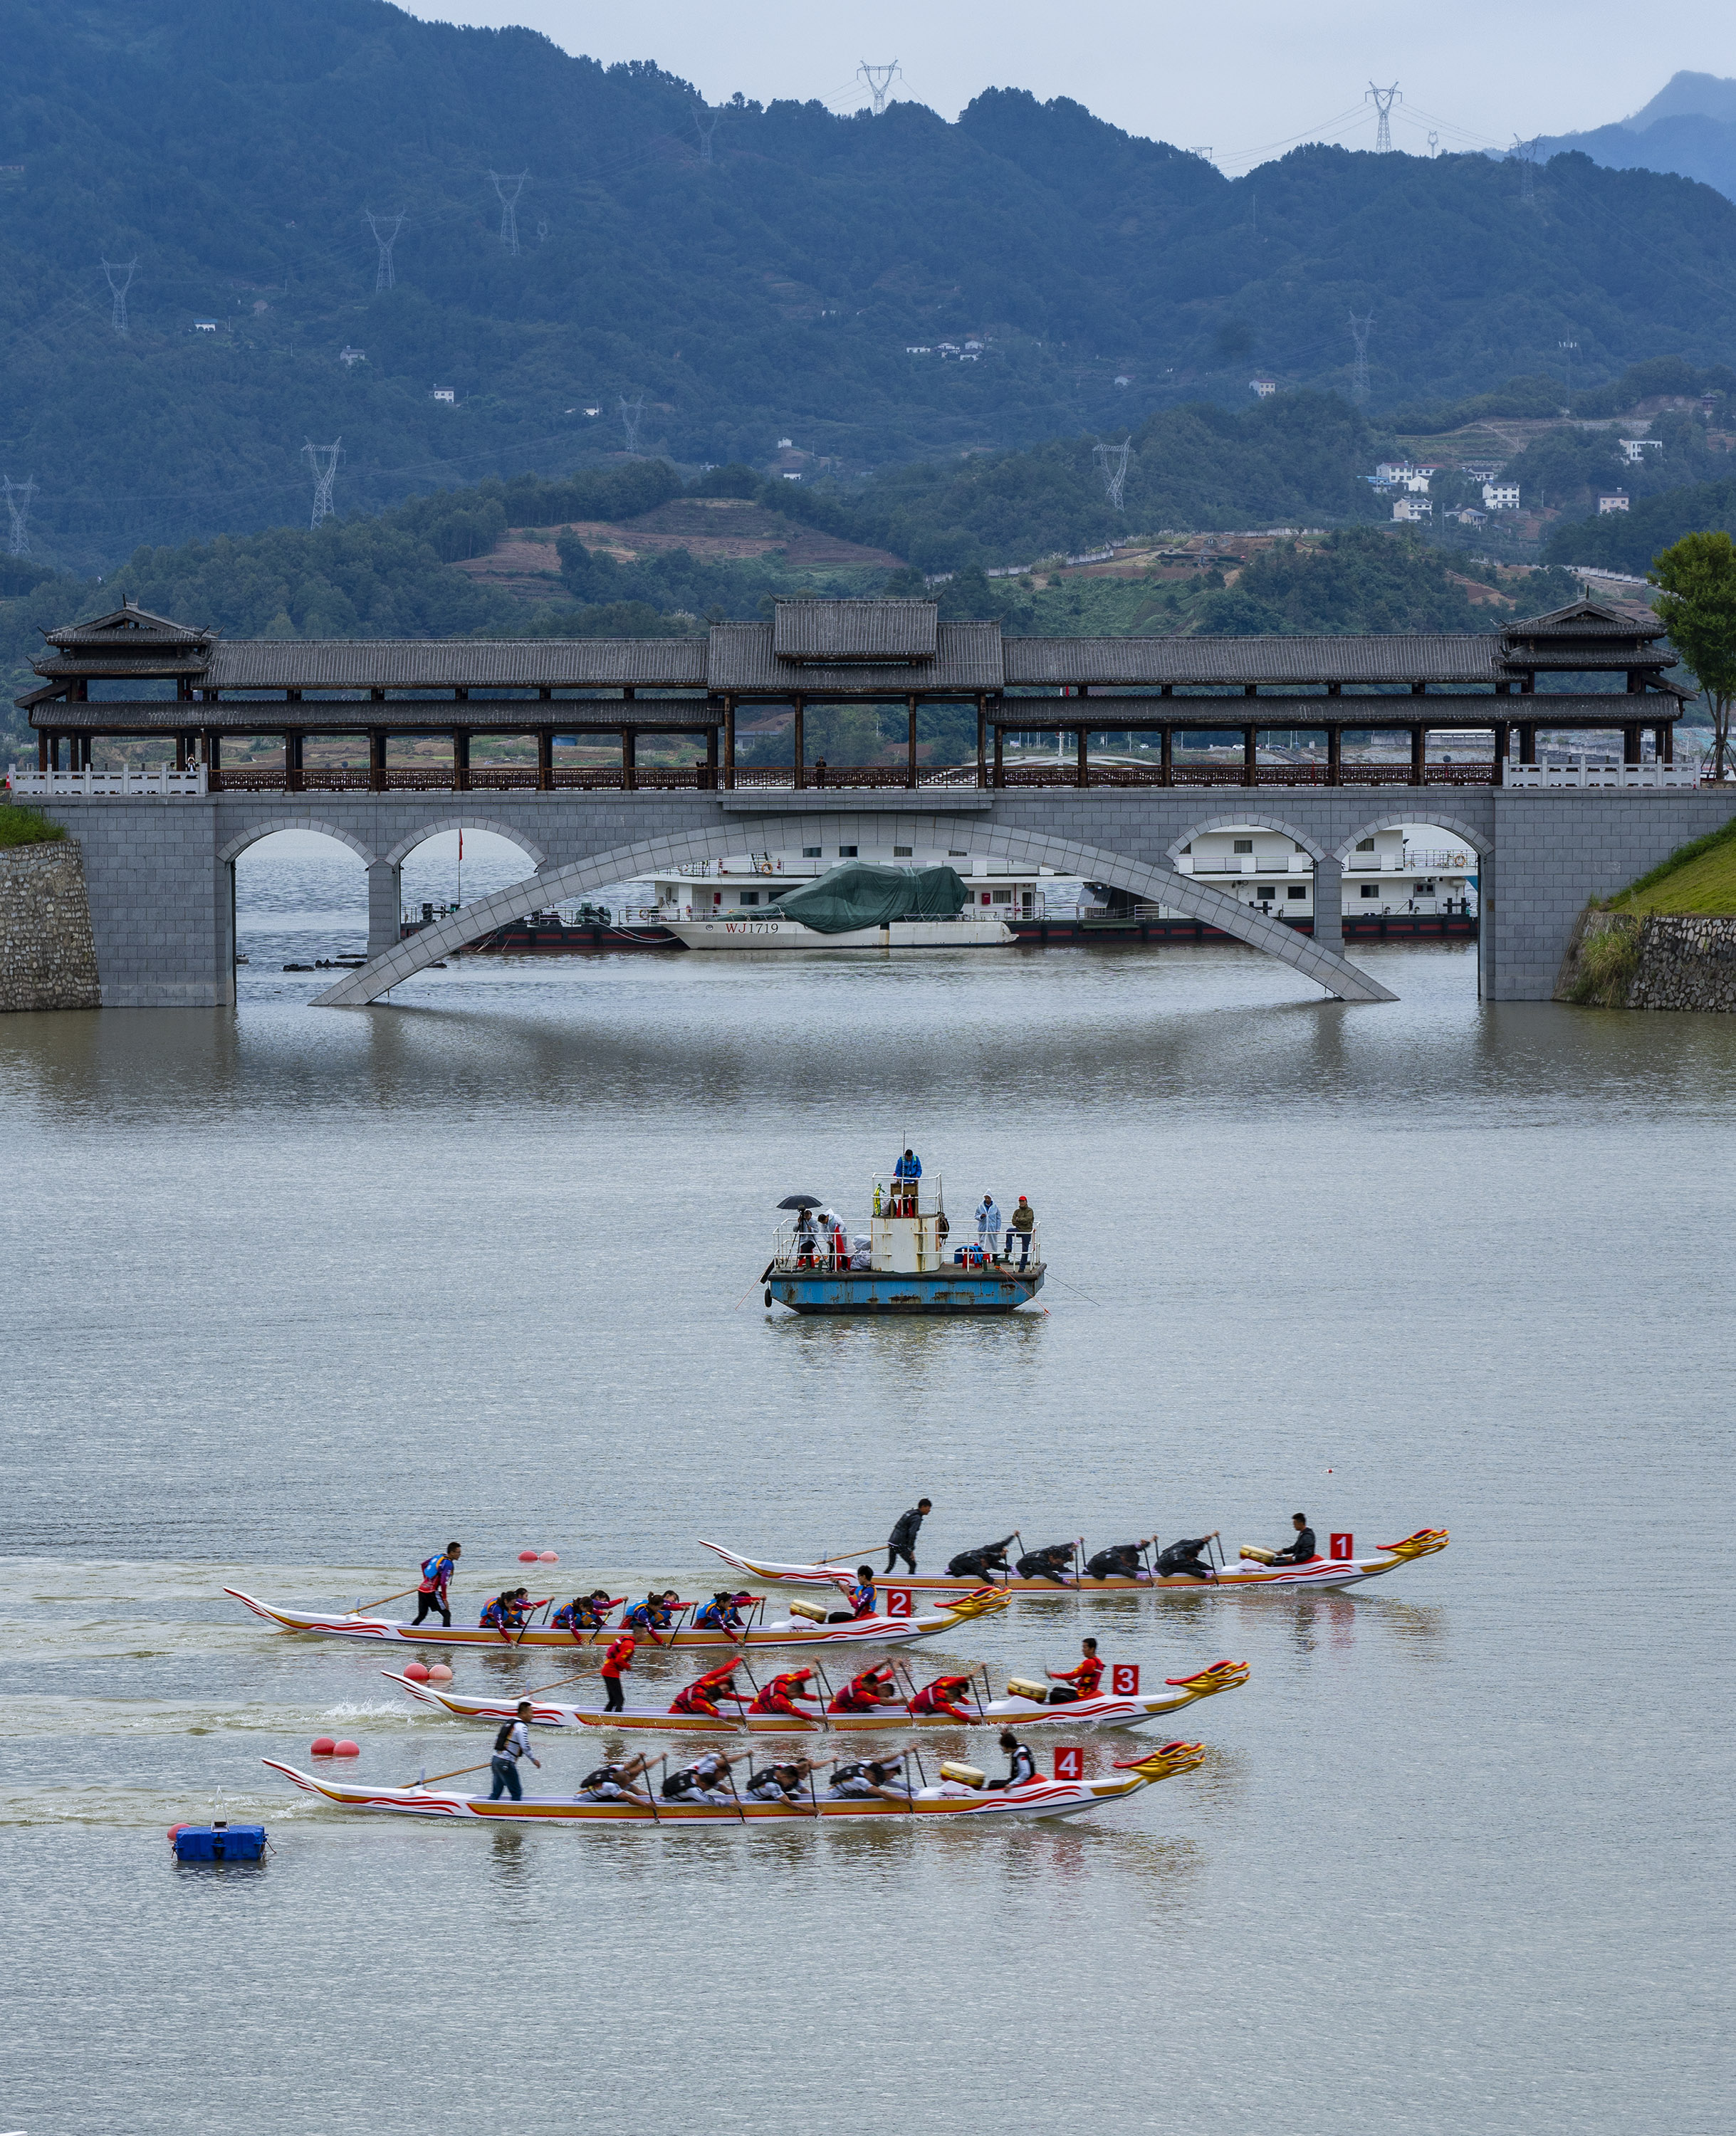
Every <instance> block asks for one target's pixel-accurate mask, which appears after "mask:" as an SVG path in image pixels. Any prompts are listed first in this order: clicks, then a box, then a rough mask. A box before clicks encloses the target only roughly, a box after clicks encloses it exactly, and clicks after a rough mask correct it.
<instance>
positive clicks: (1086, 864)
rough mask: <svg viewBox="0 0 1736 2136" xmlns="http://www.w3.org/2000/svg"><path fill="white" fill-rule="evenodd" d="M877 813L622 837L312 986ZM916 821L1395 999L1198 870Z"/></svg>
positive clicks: (388, 975)
mask: <svg viewBox="0 0 1736 2136" xmlns="http://www.w3.org/2000/svg"><path fill="white" fill-rule="evenodd" d="M886 814H887V817H889V818H893V819H895V820H896V821H897V822H898V823H900V825H901V829H902V826H903V825H906V824H908V823H911V822H912V818H899V816H898V812H897V810H896V809H895V808H888V809H887V811H886ZM873 820H874V819H873V818H867V819H866V820H865V819H864V817H863V814H860V813H855V812H853V813H851V814H850V815H849V817H843V816H831V817H828V816H827V815H826V814H825V813H824V811H823V810H822V809H819V808H816V809H815V812H814V813H813V815H812V816H809V817H802V816H798V815H796V814H795V813H783V812H780V813H777V814H776V815H772V816H769V817H765V818H756V817H751V816H749V815H748V814H747V813H746V812H745V811H743V812H742V813H740V814H736V813H731V814H730V815H728V816H727V817H724V818H722V821H720V822H719V823H715V824H712V825H711V826H709V827H708V828H704V829H702V830H697V831H687V832H678V833H673V834H671V835H670V836H669V837H662V838H649V839H645V840H643V841H641V842H638V843H635V844H633V845H627V846H616V847H612V848H611V849H610V851H609V852H601V853H596V854H594V855H592V856H591V857H590V858H588V859H586V860H582V861H576V862H572V863H571V864H570V865H569V866H567V867H561V868H556V869H554V870H553V871H552V872H550V873H548V874H547V875H540V876H529V877H527V878H526V879H525V880H524V881H521V882H517V883H513V884H509V885H508V887H507V888H506V889H504V890H501V891H496V892H495V893H494V896H491V897H484V898H481V899H479V901H477V902H476V903H475V904H474V905H466V906H465V908H464V910H463V911H462V912H460V913H455V914H454V915H452V916H451V917H450V919H447V920H436V921H435V922H434V923H433V925H430V926H427V927H424V928H422V929H421V930H420V931H419V932H418V933H416V934H413V935H411V938H410V939H409V940H408V941H406V942H397V943H394V944H392V945H391V947H390V948H389V949H383V950H382V952H381V953H380V954H378V955H377V956H374V957H372V958H371V959H370V960H369V961H368V963H367V964H366V965H365V966H363V968H362V969H361V970H360V971H357V972H348V973H345V975H344V976H343V978H342V979H340V980H339V981H338V983H337V984H336V985H335V986H333V987H328V988H327V989H326V991H325V992H324V993H323V994H319V995H318V996H316V997H315V1002H314V1006H315V1007H320V1008H362V1007H366V1006H367V1003H368V1002H372V1001H375V1000H377V998H379V996H380V995H382V994H383V993H387V991H388V990H389V989H390V988H392V987H395V986H397V985H399V984H401V983H402V982H403V981H404V980H406V979H407V978H411V977H412V976H413V975H414V974H415V973H417V972H420V971H424V970H425V969H426V968H427V967H428V966H429V965H430V964H437V963H439V962H440V959H442V958H443V957H445V956H446V955H447V954H448V953H449V952H450V951H452V950H455V949H463V948H464V945H465V944H467V943H469V942H474V941H478V940H479V939H481V938H482V936H484V934H492V933H493V932H494V930H495V929H496V928H497V927H502V926H504V925H507V924H508V922H510V921H512V920H516V919H518V917H519V916H520V915H521V914H522V913H523V910H524V909H525V905H526V902H527V901H528V900H533V901H535V902H536V903H537V904H539V905H552V904H557V903H559V901H561V900H562V898H564V897H576V896H582V895H583V894H584V893H585V892H586V891H591V890H595V889H596V888H597V887H598V886H600V885H601V884H603V883H607V882H620V881H622V880H624V879H625V878H630V877H632V876H639V875H644V874H646V873H647V872H649V871H650V870H652V869H654V868H667V867H673V866H675V865H677V864H678V863H679V862H697V861H713V860H721V859H722V858H724V857H726V856H727V854H730V853H739V852H743V851H751V850H753V849H755V848H756V847H758V846H760V845H780V846H781V845H789V844H791V843H797V844H799V843H800V842H803V840H804V838H805V839H807V840H808V842H813V841H814V840H815V839H816V838H822V839H823V838H824V836H825V830H826V828H834V831H835V829H836V828H838V827H840V826H843V825H845V824H848V825H849V828H852V829H853V830H855V831H857V832H858V833H860V832H861V831H863V830H864V829H865V828H867V823H868V822H871V821H873ZM920 820H921V824H922V828H923V830H924V832H925V833H926V835H927V836H929V837H932V838H933V839H934V840H935V842H936V843H937V844H938V843H940V842H941V838H942V836H943V835H944V836H945V837H946V838H948V839H950V841H951V843H952V844H954V845H956V846H965V845H966V844H967V843H968V845H969V847H970V849H971V850H973V851H975V852H981V853H982V854H983V855H984V857H985V858H989V859H997V860H1008V861H1011V862H1014V863H1015V864H1019V863H1023V864H1024V865H1025V866H1027V867H1052V868H1053V869H1054V870H1055V871H1057V872H1058V873H1059V874H1063V875H1077V876H1086V877H1087V878H1088V879H1089V880H1091V881H1094V882H1107V883H1111V884H1112V885H1114V886H1116V888H1117V889H1121V890H1126V891H1131V893H1132V894H1133V895H1134V896H1139V897H1145V898H1149V899H1150V900H1151V901H1153V902H1161V903H1163V904H1165V905H1170V906H1172V907H1174V910H1177V911H1179V912H1184V913H1187V914H1188V915H1189V916H1190V917H1191V918H1194V919H1199V920H1206V921H1208V922H1209V923H1210V925H1213V926H1214V927H1218V928H1221V929H1222V930H1223V932H1224V933H1225V934H1229V935H1232V936H1233V937H1234V938H1235V939H1237V940H1238V941H1240V942H1245V943H1247V944H1248V945H1249V947H1250V948H1252V949H1260V950H1263V951H1264V952H1265V953H1266V954H1267V956H1270V957H1276V959H1278V960H1279V962H1280V963H1281V964H1290V965H1292V966H1293V967H1294V968H1296V970H1297V971H1299V972H1301V973H1303V974H1304V975H1305V976H1306V978H1311V979H1312V980H1314V981H1315V983H1316V984H1317V985H1319V986H1320V987H1323V988H1325V991H1326V993H1328V994H1330V995H1333V996H1335V998H1338V999H1339V1000H1340V1001H1354V1002H1375V1001H1392V1000H1393V999H1394V998H1395V997H1394V996H1393V994H1392V993H1389V992H1388V989H1387V988H1385V987H1383V986H1382V985H1381V984H1380V983H1379V981H1378V980H1376V979H1374V978H1370V977H1369V974H1368V973H1366V972H1364V971H1363V970H1362V969H1360V968H1359V967H1358V966H1357V965H1355V964H1352V963H1351V962H1350V961H1349V959H1348V958H1346V957H1343V956H1340V955H1339V954H1337V953H1336V952H1335V951H1333V950H1331V949H1326V948H1325V946H1324V945H1322V944H1316V943H1315V942H1314V941H1313V940H1311V939H1310V938H1309V937H1308V936H1307V935H1306V934H1297V933H1296V930H1294V929H1293V928H1291V927H1286V925H1284V924H1283V922H1282V921H1281V920H1272V919H1268V918H1266V917H1265V916H1263V915H1262V914H1260V913H1259V912H1257V910H1255V909H1254V908H1253V907H1252V906H1251V905H1243V904H1242V903H1240V902H1239V901H1238V900H1237V899H1235V898H1233V897H1230V896H1226V895H1225V893H1224V892H1223V891H1221V890H1213V889H1211V888H1210V887H1209V886H1207V885H1205V884H1204V883H1199V882H1195V881H1194V879H1193V878H1192V876H1184V875H1179V874H1177V873H1176V872H1175V871H1174V870H1173V869H1170V868H1166V867H1155V866H1153V865H1151V864H1150V863H1149V862H1144V861H1137V860H1134V859H1131V858H1130V857H1128V856H1127V855H1126V854H1125V853H1113V852H1105V851H1104V850H1103V849H1102V848H1101V847H1097V846H1087V845H1082V844H1079V843H1076V842H1074V841H1073V840H1072V839H1069V838H1058V837H1049V836H1047V835H1046V834H1044V833H1038V832H1031V831H1024V830H1020V829H1016V828H1012V827H1009V826H1003V825H998V824H995V823H989V822H984V821H982V820H980V819H974V818H971V817H970V816H960V817H957V818H951V817H947V816H944V815H935V816H927V815H924V816H923V817H922V818H921V819H920Z"/></svg>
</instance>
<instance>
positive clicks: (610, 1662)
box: [603, 1632, 639, 1713]
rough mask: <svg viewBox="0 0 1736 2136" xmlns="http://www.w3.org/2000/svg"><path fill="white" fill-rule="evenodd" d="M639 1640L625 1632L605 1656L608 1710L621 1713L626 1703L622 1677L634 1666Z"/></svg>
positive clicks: (604, 1685)
mask: <svg viewBox="0 0 1736 2136" xmlns="http://www.w3.org/2000/svg"><path fill="white" fill-rule="evenodd" d="M638 1647H639V1642H638V1640H637V1639H635V1638H634V1636H633V1634H631V1633H630V1632H623V1633H622V1634H621V1636H620V1638H618V1639H617V1640H616V1641H615V1643H614V1645H613V1646H611V1647H610V1649H609V1651H608V1653H606V1654H605V1655H604V1657H603V1689H604V1691H605V1692H606V1694H607V1696H608V1706H607V1708H606V1710H607V1711H609V1712H610V1713H619V1712H620V1711H621V1710H622V1709H623V1707H624V1706H625V1705H626V1700H625V1697H623V1696H622V1693H621V1678H622V1677H624V1676H625V1674H626V1672H627V1671H628V1670H629V1669H630V1668H632V1666H633V1657H634V1654H635V1653H636V1652H637V1650H638Z"/></svg>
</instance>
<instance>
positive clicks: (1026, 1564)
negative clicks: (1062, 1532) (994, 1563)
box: [1018, 1542, 1073, 1587]
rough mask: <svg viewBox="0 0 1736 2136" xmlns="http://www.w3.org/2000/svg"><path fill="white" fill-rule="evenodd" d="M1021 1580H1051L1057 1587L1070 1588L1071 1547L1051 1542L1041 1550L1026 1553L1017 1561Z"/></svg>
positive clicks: (1066, 1543)
mask: <svg viewBox="0 0 1736 2136" xmlns="http://www.w3.org/2000/svg"><path fill="white" fill-rule="evenodd" d="M1018 1570H1019V1578H1020V1579H1021V1580H1053V1581H1054V1583H1055V1585H1056V1586H1058V1587H1070V1586H1071V1585H1072V1575H1073V1546H1072V1544H1071V1543H1070V1542H1052V1543H1048V1544H1046V1545H1045V1546H1044V1547H1043V1549H1041V1550H1031V1551H1026V1552H1025V1554H1024V1556H1023V1557H1022V1558H1020V1559H1019V1566H1018Z"/></svg>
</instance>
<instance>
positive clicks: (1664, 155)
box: [1537, 73, 1736, 200]
mask: <svg viewBox="0 0 1736 2136" xmlns="http://www.w3.org/2000/svg"><path fill="white" fill-rule="evenodd" d="M1537 146H1538V153H1539V154H1540V155H1542V156H1544V157H1549V156H1558V155H1560V154H1562V153H1565V152H1571V151H1573V150H1575V149H1577V150H1578V151H1579V152H1580V153H1582V154H1583V155H1587V156H1589V157H1590V158H1591V159H1592V161H1593V163H1606V164H1607V165H1608V166H1609V167H1611V168H1612V170H1621V171H1626V170H1645V171H1673V172H1677V173H1678V174H1679V175H1680V176H1681V177H1685V178H1698V179H1699V180H1700V182H1701V183H1702V184H1704V185H1709V186H1715V187H1717V189H1718V191H1719V192H1721V193H1723V194H1724V195H1725V196H1726V197H1727V198H1729V199H1733V200H1736V81H1729V80H1723V79H1721V78H1720V77H1719V75H1711V74H1689V73H1682V74H1677V75H1671V76H1670V80H1668V81H1667V82H1666V83H1665V85H1664V86H1663V88H1662V89H1661V90H1659V92H1658V94H1657V95H1656V96H1655V97H1653V98H1652V100H1651V102H1650V103H1649V104H1646V105H1645V106H1643V107H1642V109H1640V110H1638V111H1636V112H1635V114H1633V116H1632V118H1631V119H1621V120H1619V121H1618V122H1617V124H1615V125H1613V126H1598V127H1594V128H1593V129H1592V130H1591V131H1590V132H1588V133H1585V134H1547V135H1544V137H1543V138H1540V139H1539V142H1538V144H1537Z"/></svg>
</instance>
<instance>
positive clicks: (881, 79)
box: [856, 60, 904, 119]
mask: <svg viewBox="0 0 1736 2136" xmlns="http://www.w3.org/2000/svg"><path fill="white" fill-rule="evenodd" d="M856 79H857V80H858V81H861V82H866V83H867V85H868V95H870V96H871V97H873V100H874V116H875V118H877V119H878V117H879V116H880V114H881V113H882V112H883V111H884V110H885V109H886V92H887V90H889V89H890V88H891V87H892V84H893V83H894V82H895V81H902V80H903V79H904V77H903V75H902V73H901V71H900V70H899V66H898V62H897V61H896V60H894V61H892V65H891V66H870V65H869V64H868V61H866V60H864V61H863V62H862V65H861V66H859V67H858V68H857V70H856Z"/></svg>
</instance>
